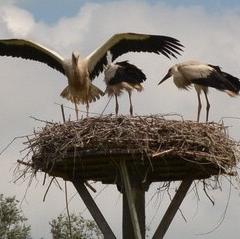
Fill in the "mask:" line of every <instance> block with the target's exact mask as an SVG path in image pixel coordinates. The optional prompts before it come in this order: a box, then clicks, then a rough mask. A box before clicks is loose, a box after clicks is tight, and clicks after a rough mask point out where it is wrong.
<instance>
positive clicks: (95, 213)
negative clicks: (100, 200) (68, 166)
mask: <svg viewBox="0 0 240 239" xmlns="http://www.w3.org/2000/svg"><path fill="white" fill-rule="evenodd" d="M72 183H73V185H74V186H75V188H76V189H77V191H78V193H79V194H80V196H81V198H82V200H83V202H84V203H85V205H86V207H87V208H88V210H89V212H90V213H91V215H92V217H93V218H94V220H95V222H96V223H97V225H98V226H99V228H100V230H101V231H102V233H103V235H104V239H116V237H115V235H114V233H113V232H112V230H111V228H110V226H109V225H108V223H107V221H106V220H105V218H104V216H103V215H102V213H101V211H100V210H99V208H98V206H97V205H96V203H95V202H94V200H93V198H92V196H91V194H90V193H89V192H88V190H87V188H86V187H85V185H84V182H82V181H79V180H78V181H77V180H75V181H72Z"/></svg>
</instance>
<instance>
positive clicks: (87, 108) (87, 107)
mask: <svg viewBox="0 0 240 239" xmlns="http://www.w3.org/2000/svg"><path fill="white" fill-rule="evenodd" d="M86 110H87V117H88V113H89V102H88V100H87V105H86Z"/></svg>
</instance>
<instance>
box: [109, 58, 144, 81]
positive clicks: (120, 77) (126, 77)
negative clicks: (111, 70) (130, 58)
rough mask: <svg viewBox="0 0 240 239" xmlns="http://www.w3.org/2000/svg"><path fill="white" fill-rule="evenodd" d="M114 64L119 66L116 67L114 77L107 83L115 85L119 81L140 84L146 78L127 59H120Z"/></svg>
mask: <svg viewBox="0 0 240 239" xmlns="http://www.w3.org/2000/svg"><path fill="white" fill-rule="evenodd" d="M115 64H116V65H118V66H120V67H119V68H118V69H117V71H116V73H115V75H114V77H113V78H112V79H111V80H110V81H109V82H108V84H109V85H115V84H118V83H121V82H127V83H130V84H140V83H142V82H144V81H145V80H146V76H145V74H144V73H143V72H142V70H140V69H139V68H138V67H136V66H135V65H132V64H130V63H128V62H127V61H121V62H117V63H115Z"/></svg>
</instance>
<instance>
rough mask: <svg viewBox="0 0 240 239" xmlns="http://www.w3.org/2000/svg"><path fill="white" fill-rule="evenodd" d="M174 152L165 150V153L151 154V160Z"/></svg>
mask: <svg viewBox="0 0 240 239" xmlns="http://www.w3.org/2000/svg"><path fill="white" fill-rule="evenodd" d="M174 150H175V149H168V150H165V151H162V152H158V153H154V154H152V158H155V157H159V156H163V155H165V154H169V153H171V152H172V151H174Z"/></svg>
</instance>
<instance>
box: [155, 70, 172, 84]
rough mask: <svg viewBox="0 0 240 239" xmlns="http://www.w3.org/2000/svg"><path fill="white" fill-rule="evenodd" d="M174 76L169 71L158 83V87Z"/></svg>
mask: <svg viewBox="0 0 240 239" xmlns="http://www.w3.org/2000/svg"><path fill="white" fill-rule="evenodd" d="M171 76H172V74H171V72H170V71H169V72H168V73H167V74H166V75H165V76H164V77H163V79H162V80H161V81H160V82H159V83H158V85H160V84H162V83H163V82H164V81H165V80H167V79H168V78H169V77H171Z"/></svg>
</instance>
